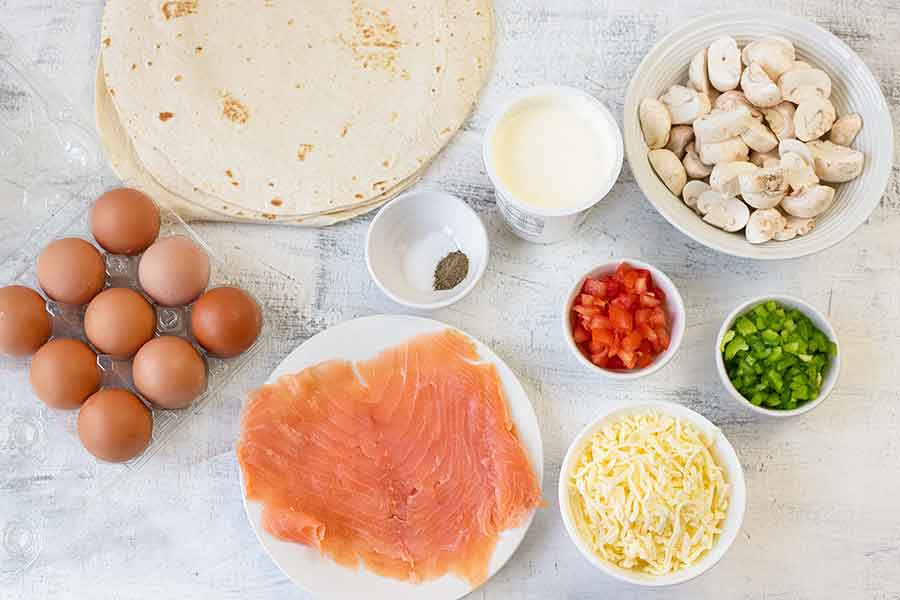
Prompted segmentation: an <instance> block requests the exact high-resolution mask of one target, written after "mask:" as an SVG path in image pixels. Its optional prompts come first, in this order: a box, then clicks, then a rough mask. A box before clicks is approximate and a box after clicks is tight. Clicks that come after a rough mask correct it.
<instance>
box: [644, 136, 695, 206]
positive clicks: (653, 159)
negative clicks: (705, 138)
mask: <svg viewBox="0 0 900 600" xmlns="http://www.w3.org/2000/svg"><path fill="white" fill-rule="evenodd" d="M648 158H649V159H650V165H651V166H652V167H653V170H654V171H656V174H657V175H659V178H660V179H662V182H663V183H664V184H666V187H667V188H669V191H670V192H672V193H673V194H675V195H676V196H680V195H681V190H682V189H683V188H684V184H685V183H687V173H686V172H685V170H684V165H682V164H681V161H680V160H678V157H677V156H675V153H674V152H672V151H671V150H666V149H665V148H662V149H658V150H651V151H650V154H649V155H648Z"/></svg>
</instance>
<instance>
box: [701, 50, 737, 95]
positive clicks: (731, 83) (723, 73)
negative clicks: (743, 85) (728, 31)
mask: <svg viewBox="0 0 900 600" xmlns="http://www.w3.org/2000/svg"><path fill="white" fill-rule="evenodd" d="M706 61H707V70H708V71H709V82H710V83H711V84H712V86H713V87H714V88H716V89H717V90H719V91H720V92H727V91H728V90H733V89H734V88H736V87H737V86H738V83H740V81H741V52H740V50H738V46H737V42H735V41H734V38H731V37H728V36H723V37H720V38H719V39H717V40H715V41H714V42H713V43H712V44H710V45H709V49H708V50H707V51H706Z"/></svg>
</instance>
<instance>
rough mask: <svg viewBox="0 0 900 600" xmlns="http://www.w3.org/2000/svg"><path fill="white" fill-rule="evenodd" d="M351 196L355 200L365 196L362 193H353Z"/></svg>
mask: <svg viewBox="0 0 900 600" xmlns="http://www.w3.org/2000/svg"><path fill="white" fill-rule="evenodd" d="M353 197H354V198H356V199H357V200H362V199H363V198H365V196H363V195H362V194H354V195H353Z"/></svg>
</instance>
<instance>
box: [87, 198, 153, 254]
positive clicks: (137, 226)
mask: <svg viewBox="0 0 900 600" xmlns="http://www.w3.org/2000/svg"><path fill="white" fill-rule="evenodd" d="M90 219H91V234H93V236H94V239H95V240H97V243H98V244H100V246H102V247H103V249H104V250H106V251H107V252H109V253H110V254H127V255H129V256H134V255H136V254H140V253H141V252H143V251H144V250H146V249H147V248H149V247H150V244H152V243H153V242H154V241H156V236H158V235H159V209H158V208H156V205H155V204H154V203H153V200H151V199H150V197H149V196H147V195H145V194H143V193H142V192H139V191H137V190H133V189H131V188H118V189H115V190H110V191H108V192H106V193H105V194H103V195H102V196H100V197H99V198H97V201H96V202H94V206H93V207H91V216H90Z"/></svg>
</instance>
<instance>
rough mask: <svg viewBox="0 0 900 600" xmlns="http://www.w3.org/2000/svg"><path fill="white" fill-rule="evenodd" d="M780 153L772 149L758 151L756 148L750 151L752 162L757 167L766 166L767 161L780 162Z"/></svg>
mask: <svg viewBox="0 0 900 600" xmlns="http://www.w3.org/2000/svg"><path fill="white" fill-rule="evenodd" d="M780 158H781V157H779V156H778V153H777V152H775V151H774V150H770V151H769V152H757V151H756V150H751V151H750V162H752V163H753V164H754V165H756V166H757V167H765V166H766V162H767V161H774V163H775V164H778V162H779V161H780Z"/></svg>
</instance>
